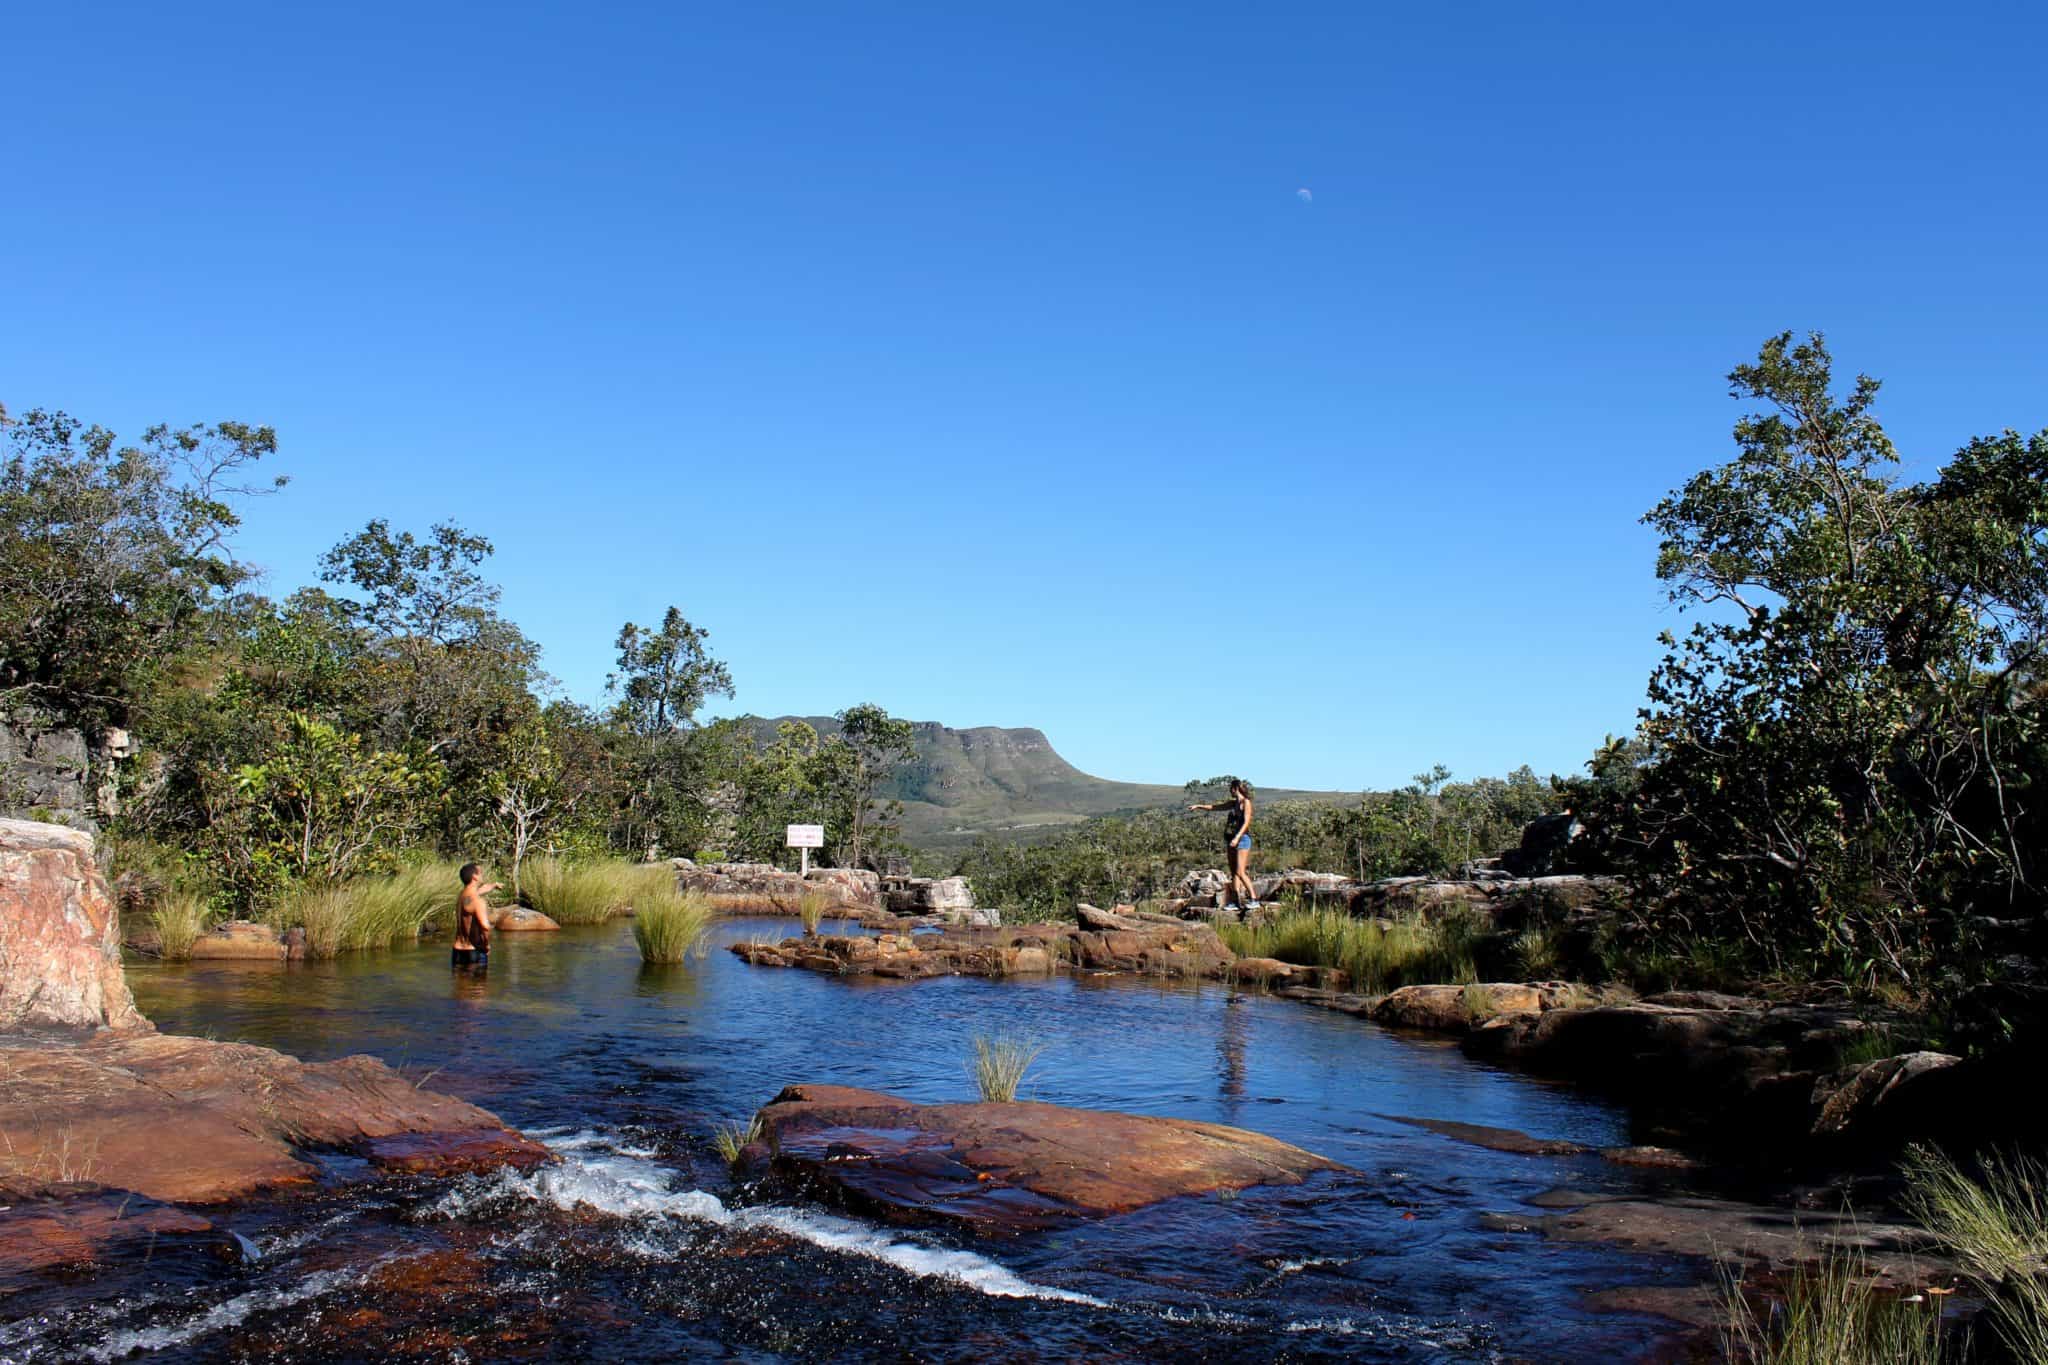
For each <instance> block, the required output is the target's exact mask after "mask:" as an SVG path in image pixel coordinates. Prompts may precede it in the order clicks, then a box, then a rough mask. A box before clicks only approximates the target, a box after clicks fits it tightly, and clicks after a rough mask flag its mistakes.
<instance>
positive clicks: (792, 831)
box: [784, 825, 825, 877]
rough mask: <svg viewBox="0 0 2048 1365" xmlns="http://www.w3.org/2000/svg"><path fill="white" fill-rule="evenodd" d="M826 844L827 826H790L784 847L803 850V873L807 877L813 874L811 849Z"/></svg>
mask: <svg viewBox="0 0 2048 1365" xmlns="http://www.w3.org/2000/svg"><path fill="white" fill-rule="evenodd" d="M824 846H825V827H824V826H823V825H791V826H789V834H788V838H787V840H786V841H785V843H784V847H786V848H795V849H802V850H803V861H804V867H803V874H804V875H805V876H806V877H808V876H810V875H811V850H812V849H814V848H823V847H824Z"/></svg>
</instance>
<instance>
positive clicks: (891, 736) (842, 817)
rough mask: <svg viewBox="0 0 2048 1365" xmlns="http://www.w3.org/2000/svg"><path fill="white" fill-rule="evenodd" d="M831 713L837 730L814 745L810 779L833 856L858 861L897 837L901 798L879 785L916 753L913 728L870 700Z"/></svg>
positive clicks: (851, 863)
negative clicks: (813, 770)
mask: <svg viewBox="0 0 2048 1365" xmlns="http://www.w3.org/2000/svg"><path fill="white" fill-rule="evenodd" d="M834 719H835V720H837V721H838V722H839V733H838V734H836V735H834V736H832V737H831V739H830V740H829V741H827V742H826V743H825V744H823V745H821V746H820V747H819V748H818V751H817V753H816V755H815V756H814V758H813V760H812V761H813V764H814V765H815V768H816V776H815V777H814V778H813V779H812V780H813V783H814V785H815V786H816V788H817V791H818V795H819V800H820V805H821V807H822V809H823V810H824V812H825V835H826V838H827V839H828V840H830V841H831V853H832V856H833V860H834V861H835V862H837V863H839V864H840V865H841V866H843V867H860V866H863V865H864V860H865V859H868V858H871V857H874V856H877V855H879V854H881V853H883V852H885V851H887V850H889V849H890V848H893V847H894V846H896V844H897V842H898V839H897V835H896V824H897V822H898V821H900V820H901V819H902V817H903V803H902V802H901V801H898V800H895V799H893V798H884V797H882V795H881V789H882V786H883V784H884V783H886V782H888V781H889V780H890V779H891V778H893V777H894V776H895V775H896V770H897V769H898V768H899V767H901V766H902V765H904V764H905V763H908V762H910V761H911V760H913V759H915V758H916V757H917V734H916V730H915V728H914V727H913V726H912V725H911V723H910V722H909V721H907V720H897V719H896V718H895V717H893V716H891V715H890V714H889V713H888V712H887V711H885V710H883V709H882V708H881V707H879V706H876V705H875V704H874V703H872V702H863V703H862V704H861V705H859V706H850V707H848V708H847V709H846V710H844V711H841V712H839V714H838V715H837V716H835V717H834Z"/></svg>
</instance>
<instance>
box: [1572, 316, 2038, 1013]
mask: <svg viewBox="0 0 2048 1365" xmlns="http://www.w3.org/2000/svg"><path fill="white" fill-rule="evenodd" d="M1730 381H1731V384H1732V386H1733V391H1734V393H1735V394H1736V395H1737V396H1739V397H1743V398H1747V399H1751V400H1754V401H1757V402H1759V403H1760V404H1761V405H1762V408H1761V410H1760V411H1758V412H1756V413H1754V414H1752V415H1750V416H1747V417H1745V418H1743V419H1742V420H1741V421H1740V422H1738V423H1737V425H1736V428H1735V439H1736V445H1737V456H1736V458H1735V459H1734V460H1732V461H1730V462H1729V463H1728V464H1726V465H1722V466H1719V467H1717V468H1714V469H1710V470H1707V471H1705V472H1703V473H1701V474H1699V475H1697V476H1695V477H1694V478H1693V479H1691V480H1689V481H1688V482H1687V484H1686V485H1685V486H1684V488H1682V489H1680V490H1679V491H1678V492H1676V493H1674V494H1673V495H1672V496H1671V497H1669V498H1667V499H1665V500H1664V501H1663V502H1661V503H1659V504H1658V505H1657V507H1655V508H1654V509H1652V511H1651V512H1650V514H1649V516H1648V517H1647V518H1646V520H1648V521H1649V522H1650V524H1652V525H1653V526H1655V527H1656V528H1657V529H1658V531H1659V532H1660V534H1661V536H1662V546H1661V550H1660V554H1659V559H1658V573H1659V575H1660V577H1662V578H1663V579H1664V580H1665V582H1666V583H1667V585H1668V586H1669V590H1670V594H1671V597H1672V599H1673V601H1674V602H1676V603H1678V604H1679V605H1680V606H1681V608H1687V609H1693V610H1696V611H1699V612H1701V613H1702V614H1703V619H1700V620H1698V621H1697V622H1696V623H1695V624H1694V625H1693V626H1692V628H1691V629H1690V630H1689V631H1688V632H1687V633H1686V635H1685V636H1684V637H1683V638H1677V637H1674V636H1671V635H1668V634H1667V635H1666V636H1665V637H1664V643H1665V646H1666V649H1667V653H1666V655H1665V657H1664V659H1663V662H1662V663H1661V664H1660V665H1659V667H1658V669H1657V671H1656V672H1655V674H1654V675H1653V676H1652V678H1651V682H1650V705H1649V707H1648V709H1647V710H1646V711H1645V712H1644V722H1643V731H1642V737H1643V739H1644V741H1645V742H1646V743H1647V744H1648V746H1649V749H1650V761H1649V762H1648V763H1647V764H1646V765H1643V766H1641V768H1640V770H1639V774H1638V776H1639V786H1637V787H1636V789H1635V790H1634V791H1633V793H1629V792H1627V791H1626V790H1622V791H1620V792H1619V793H1617V794H1616V796H1615V797H1614V799H1610V801H1609V809H1606V810H1604V811H1602V812H1600V815H1601V819H1602V822H1603V823H1605V824H1606V825H1607V826H1608V827H1609V828H1610V829H1611V830H1613V831H1614V832H1615V833H1614V839H1613V846H1614V847H1615V848H1616V849H1617V850H1618V851H1620V852H1621V853H1623V854H1624V855H1625V856H1626V857H1627V859H1628V862H1629V866H1630V868H1631V870H1632V871H1633V873H1634V874H1635V875H1636V876H1637V878H1638V880H1639V882H1640V883H1641V884H1642V885H1641V890H1642V892H1643V895H1642V896H1641V897H1640V903H1641V904H1642V905H1643V906H1644V907H1646V912H1645V913H1646V914H1647V915H1648V916H1649V917H1650V918H1651V919H1652V920H1653V921H1655V926H1656V927H1659V928H1661V929H1663V930H1664V931H1666V932H1668V933H1671V934H1673V935H1680V936H1685V935H1702V934H1704V935H1708V936H1716V937H1723V938H1727V939H1731V940H1733V941H1736V942H1739V943H1742V944H1745V945H1746V946H1747V947H1748V949H1749V950H1750V951H1751V952H1752V954H1753V955H1755V956H1756V957H1757V958H1758V959H1760V960H1762V961H1765V962H1775V963H1778V964H1781V965H1789V964H1791V963H1794V962H1797V961H1799V960H1800V959H1802V958H1805V959H1806V960H1810V961H1812V962H1813V963H1814V964H1815V965H1816V966H1819V967H1820V968H1821V969H1822V970H1826V971H1829V972H1832V973H1835V974H1838V975H1840V976H1842V977H1844V978H1846V979H1849V980H1853V981H1872V982H1874V981H1876V980H1880V979H1889V980H1891V981H1893V982H1896V983H1901V984H1906V985H1925V984H1927V983H1928V979H1929V977H1928V973H1929V969H1930V968H1931V967H1933V966H1934V965H1935V964H1936V963H1937V962H1938V961H1939V960H1940V958H1941V957H1942V955H1943V953H1944V952H1945V951H1946V950H1947V949H1949V948H1953V947H1955V946H1959V945H1962V944H1964V942H1965V940H1967V938H1968V936H1969V933H1970V929H1969V925H1970V922H1971V920H1972V917H1973V916H1978V915H1986V914H1992V913H2010V912H2011V911H2012V910H2013V909H2015V908H2018V907H2025V908H2029V909H2031V908H2034V907H2037V906H2038V905H2039V902H2040V881H2039V868H2038V861H2037V860H2038V856H2039V855H2038V853H2037V852H2036V850H2038V849H2039V848H2040V847H2041V846H2042V843H2041V839H2040V837H2039V836H2040V834H2041V833H2042V832H2043V831H2042V826H2041V818H2042V817H2041V813H2040V810H2039V809H2038V798H2037V796H2036V795H2035V794H2036V793H2037V792H2039V791H2041V790H2043V788H2042V786H2041V785H2040V784H2041V782H2042V780H2043V778H2044V777H2048V773H2044V772H2043V770H2042V769H2041V767H2040V765H2039V736H2040V734H2041V725H2042V710H2041V692H2040V688H2039V678H2040V660H2041V657H2042V649H2043V643H2044V630H2043V622H2044V619H2048V492H2044V489H2048V483H2044V476H2048V433H2044V434H2043V435H2041V436H2036V437H2032V438H2022V437H2020V436H2019V435H2017V434H2016V433H2013V432H2007V433H2005V434H2004V435H2002V436H1999V437H1992V438H1983V439H1979V440H1977V441H1973V442H1971V443H1970V445H1968V446H1967V447H1965V449H1964V450H1963V451H1962V452H1961V453H1960V454H1959V455H1958V456H1957V457H1956V458H1955V460H1954V461H1953V462H1951V463H1950V464H1949V466H1948V467H1947V468H1945V469H1944V470H1943V471H1942V473H1941V476H1940V477H1939V478H1938V479H1937V480H1936V481H1935V482H1933V483H1932V484H1927V485H1910V484H1902V483H1900V482H1899V480H1898V478H1897V474H1896V468H1895V466H1896V460H1897V457H1896V455H1895V453H1894V451H1893V449H1892V445H1891V442H1890V441H1889V439H1888V438H1887V437H1886V436H1885V434H1884V431H1883V429H1882V428H1881V426H1879V424H1878V422H1877V420H1876V418H1875V415H1874V411H1873V408H1874V403H1875V399H1876V395H1877V392H1878V386H1877V383H1876V381H1875V380H1872V379H1870V378H1868V377H1867V376H1859V377H1858V378H1857V379H1856V380H1855V381H1854V383H1853V384H1852V385H1850V386H1849V388H1848V391H1847V392H1846V393H1845V394H1841V395H1839V396H1838V395H1837V392H1836V389H1835V384H1834V377H1833V365H1832V359H1831V357H1830V355H1829V353H1828V351H1827V348H1826V346H1825V345H1824V344H1823V342H1822V340H1821V339H1820V338H1819V337H1818V336H1813V337H1809V338H1807V339H1806V340H1804V341H1801V342H1798V343H1795V342H1794V341H1793V340H1792V338H1791V336H1790V334H1786V335H1782V336H1778V337H1775V338H1773V339H1771V340H1770V341H1769V342H1767V343H1766V344H1765V345H1764V347H1763V349H1762V351H1761V353H1760V355H1759V357H1758V359H1757V361H1756V362H1755V363H1753V364H1747V365H1743V366H1740V367H1738V368H1737V369H1736V370H1735V371H1734V372H1733V374H1732V375H1731V376H1730Z"/></svg>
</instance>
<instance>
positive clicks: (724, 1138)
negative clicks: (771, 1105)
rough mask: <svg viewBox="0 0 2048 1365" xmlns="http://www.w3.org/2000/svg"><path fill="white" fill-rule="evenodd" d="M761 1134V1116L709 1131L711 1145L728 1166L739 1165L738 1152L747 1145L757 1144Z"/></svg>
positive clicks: (723, 1124) (723, 1125) (722, 1124)
mask: <svg viewBox="0 0 2048 1365" xmlns="http://www.w3.org/2000/svg"><path fill="white" fill-rule="evenodd" d="M762 1132H763V1128H762V1124H761V1116H760V1115H759V1114H756V1115H754V1117H752V1118H751V1119H748V1120H747V1121H746V1122H745V1123H721V1124H719V1125H718V1126H717V1127H716V1128H714V1129H712V1130H711V1145H712V1146H713V1147H716V1148H717V1149H718V1155H719V1156H720V1157H722V1158H723V1159H724V1161H725V1164H726V1165H728V1166H737V1165H739V1164H740V1152H741V1151H742V1150H743V1149H744V1148H745V1147H746V1146H747V1144H748V1143H752V1142H759V1141H760V1140H761V1134H762Z"/></svg>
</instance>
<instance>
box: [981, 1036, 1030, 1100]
mask: <svg viewBox="0 0 2048 1365" xmlns="http://www.w3.org/2000/svg"><path fill="white" fill-rule="evenodd" d="M1043 1050H1044V1049H1043V1048H1041V1047H1040V1046H1039V1045H1038V1044H1037V1043H1034V1042H1031V1041H1029V1040H1028V1039H1023V1038H1009V1037H990V1036H988V1035H987V1034H981V1033H977V1034H975V1035H974V1063H973V1065H972V1067H971V1068H970V1069H971V1070H972V1071H973V1073H974V1084H975V1088H976V1089H978V1090H979V1091H981V1098H982V1099H983V1100H984V1101H987V1102H989V1103H993V1104H1008V1103H1009V1102H1010V1101H1012V1100H1014V1099H1016V1098H1017V1086H1018V1085H1019V1084H1020V1083H1021V1082H1022V1081H1023V1079H1024V1073H1025V1072H1027V1071H1029V1070H1030V1069H1031V1063H1032V1062H1034V1061H1036V1060H1037V1059H1038V1054H1039V1053H1040V1052H1042V1051H1043Z"/></svg>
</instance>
